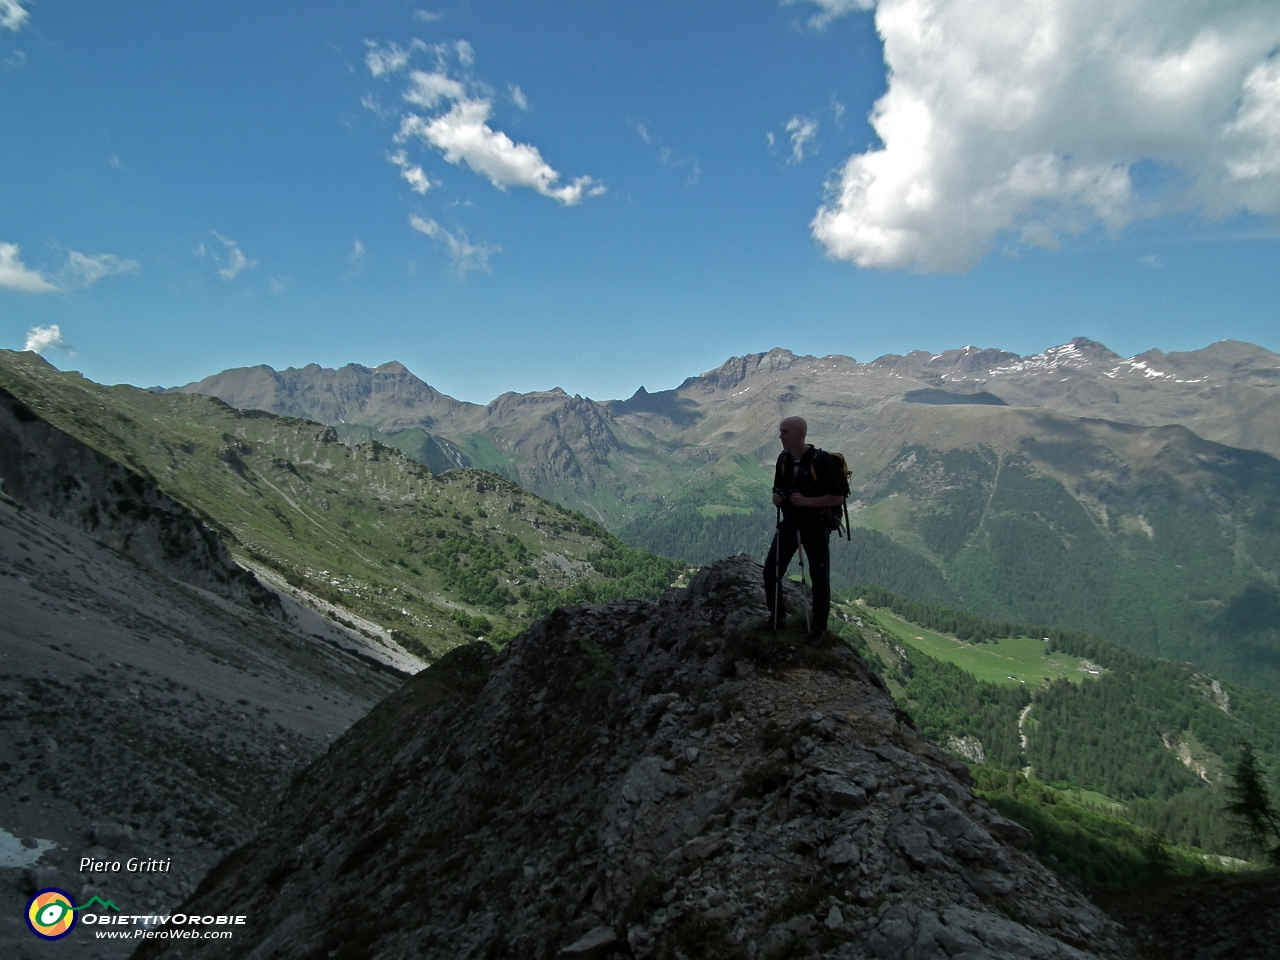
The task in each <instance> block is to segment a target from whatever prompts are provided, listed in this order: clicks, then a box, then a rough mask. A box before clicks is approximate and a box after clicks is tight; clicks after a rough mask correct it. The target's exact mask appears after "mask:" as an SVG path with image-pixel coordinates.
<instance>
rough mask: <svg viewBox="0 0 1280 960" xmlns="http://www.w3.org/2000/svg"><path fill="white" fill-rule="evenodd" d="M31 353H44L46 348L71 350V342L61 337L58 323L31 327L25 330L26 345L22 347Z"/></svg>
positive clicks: (69, 351)
mask: <svg viewBox="0 0 1280 960" xmlns="http://www.w3.org/2000/svg"><path fill="white" fill-rule="evenodd" d="M22 349H23V350H29V351H31V352H32V353H37V354H39V353H44V352H45V351H46V350H65V351H67V352H68V353H71V352H73V348H72V346H71V344H69V343H67V341H65V340H63V339H62V330H61V329H60V328H59V327H58V325H57V324H56V323H55V324H51V325H50V326H47V327H32V328H31V329H30V330H28V331H27V345H26V346H25V347H23V348H22Z"/></svg>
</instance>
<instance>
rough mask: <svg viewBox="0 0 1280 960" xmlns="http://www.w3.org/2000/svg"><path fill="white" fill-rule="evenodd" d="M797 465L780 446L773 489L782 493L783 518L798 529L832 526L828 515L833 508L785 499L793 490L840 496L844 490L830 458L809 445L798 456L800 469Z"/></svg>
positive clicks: (800, 492)
mask: <svg viewBox="0 0 1280 960" xmlns="http://www.w3.org/2000/svg"><path fill="white" fill-rule="evenodd" d="M796 466H797V463H796V461H794V460H792V458H791V454H790V453H788V452H787V451H786V450H783V451H782V453H781V454H779V456H778V462H777V464H776V465H775V466H774V470H773V489H774V490H777V491H778V492H779V493H781V494H782V495H783V502H782V519H783V522H784V523H787V524H788V525H790V526H792V527H795V528H797V529H812V528H821V529H825V530H829V529H831V527H830V525H828V523H827V517H828V516H829V515H830V514H831V510H832V509H833V508H831V507H795V506H792V505H791V504H790V503H789V502H787V498H788V496H789V495H790V494H791V493H793V492H795V493H799V494H800V495H801V496H805V497H821V496H825V495H827V494H834V495H835V496H841V495H842V493H843V491H842V489H841V485H840V480H839V479H838V478H837V476H836V470H835V466H834V465H833V464H832V462H831V458H830V457H829V456H827V454H826V453H825V452H824V451H822V450H819V449H817V448H816V447H813V446H810V447H809V449H808V450H806V451H805V452H804V456H802V457H801V458H800V461H799V464H798V466H799V468H800V469H799V470H796V469H795V467H796Z"/></svg>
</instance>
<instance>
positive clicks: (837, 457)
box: [809, 450, 853, 541]
mask: <svg viewBox="0 0 1280 960" xmlns="http://www.w3.org/2000/svg"><path fill="white" fill-rule="evenodd" d="M820 453H821V454H823V455H825V456H826V457H827V459H829V460H830V461H831V470H832V472H833V473H834V474H835V475H836V480H837V482H838V483H839V484H840V496H842V497H844V502H843V503H842V504H840V506H838V507H827V508H826V510H827V529H828V530H834V531H835V532H836V534H837V535H839V536H841V537H844V538H845V539H846V540H850V541H851V540H852V539H853V536H852V534H851V533H850V532H849V464H848V462H847V461H846V460H845V458H844V454H843V453H831V452H829V451H826V450H814V452H813V459H814V460H816V459H817V458H818V454H820ZM809 475H810V476H811V477H813V482H814V483H817V482H818V472H817V471H816V470H814V469H813V460H810V461H809ZM842 513H843V516H842V515H841V514H842ZM842 527H843V529H841V528H842Z"/></svg>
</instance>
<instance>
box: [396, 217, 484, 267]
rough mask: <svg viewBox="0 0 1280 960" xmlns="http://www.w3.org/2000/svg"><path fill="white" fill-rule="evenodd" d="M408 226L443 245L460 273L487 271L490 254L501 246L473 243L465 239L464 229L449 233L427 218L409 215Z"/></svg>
mask: <svg viewBox="0 0 1280 960" xmlns="http://www.w3.org/2000/svg"><path fill="white" fill-rule="evenodd" d="M409 226H411V227H413V229H415V230H417V231H418V232H419V233H422V234H425V235H426V236H428V237H430V238H431V239H432V240H435V241H436V242H437V243H440V244H441V245H443V246H444V248H445V250H446V251H447V252H448V254H449V259H450V260H451V261H452V262H453V269H454V270H456V271H457V272H458V273H460V274H466V273H470V272H471V271H473V270H478V271H480V272H482V273H488V272H489V257H490V255H491V254H495V253H501V252H502V248H501V247H491V246H486V245H485V244H473V243H471V242H470V241H469V240H468V239H467V234H466V231H464V230H462V229H461V228H459V230H458V231H457V232H456V233H450V232H449V231H448V230H446V229H445V228H444V227H442V226H440V224H438V223H436V222H435V221H434V220H431V219H429V218H425V217H419V216H416V215H414V216H411V217H409Z"/></svg>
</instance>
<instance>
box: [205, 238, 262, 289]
mask: <svg viewBox="0 0 1280 960" xmlns="http://www.w3.org/2000/svg"><path fill="white" fill-rule="evenodd" d="M209 233H210V234H211V235H212V236H213V237H214V239H216V240H217V241H218V242H219V243H221V244H222V246H223V248H224V249H225V251H226V252H225V253H223V254H221V255H220V254H218V253H217V252H216V251H215V250H213V249H211V248H210V247H208V246H206V245H205V244H203V243H202V244H200V246H198V247H196V250H195V255H196V256H197V257H208V258H209V259H210V260H212V261H213V262H214V264H215V265H216V266H217V267H218V276H220V277H222V279H223V280H227V281H230V280H234V279H235V278H236V277H238V276H239V275H240V274H241V273H243V272H244V271H245V270H248V269H250V268H252V267H256V266H257V265H258V264H259V263H260V262H261V261H258V260H250V259H249V258H248V257H246V256H245V255H244V251H242V250H241V249H240V245H239V244H238V243H236V242H235V241H234V240H228V239H227V238H226V237H224V236H223V235H222V234H220V233H219V232H218V231H217V230H210V231H209Z"/></svg>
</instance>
